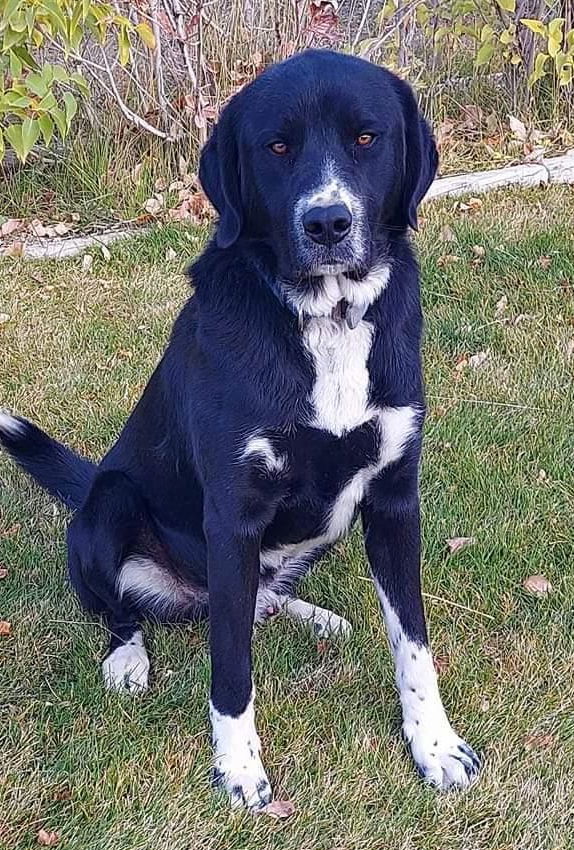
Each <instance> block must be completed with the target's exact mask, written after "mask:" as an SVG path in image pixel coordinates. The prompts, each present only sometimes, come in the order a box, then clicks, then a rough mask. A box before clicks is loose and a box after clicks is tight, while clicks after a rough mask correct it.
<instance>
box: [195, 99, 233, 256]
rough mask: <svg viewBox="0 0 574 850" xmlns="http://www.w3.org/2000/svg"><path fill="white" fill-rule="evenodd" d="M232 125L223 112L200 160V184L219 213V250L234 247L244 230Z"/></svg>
mask: <svg viewBox="0 0 574 850" xmlns="http://www.w3.org/2000/svg"><path fill="white" fill-rule="evenodd" d="M230 124H231V121H230V118H229V116H228V115H227V116H226V115H225V112H224V113H223V116H222V118H221V120H220V122H219V123H218V124H217V126H216V127H214V129H213V132H212V133H211V136H210V137H209V140H208V142H207V144H206V145H205V147H204V148H203V150H202V152H201V157H200V160H199V180H200V183H201V185H202V186H203V190H204V192H205V194H206V195H207V197H208V198H209V200H210V201H211V203H212V204H213V206H214V207H215V209H216V210H217V212H218V213H219V222H218V225H217V234H216V240H217V244H218V246H219V247H220V248H229V246H230V245H233V243H234V242H235V241H236V239H238V238H239V234H240V233H241V228H242V226H243V212H242V204H241V192H240V175H239V156H238V153H237V143H236V139H235V136H234V134H233V131H232V128H231V126H230Z"/></svg>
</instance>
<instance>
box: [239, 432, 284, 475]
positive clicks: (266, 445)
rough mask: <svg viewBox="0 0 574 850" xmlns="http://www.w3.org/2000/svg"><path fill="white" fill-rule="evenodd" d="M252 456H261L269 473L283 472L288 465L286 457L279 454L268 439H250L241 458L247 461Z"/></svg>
mask: <svg viewBox="0 0 574 850" xmlns="http://www.w3.org/2000/svg"><path fill="white" fill-rule="evenodd" d="M252 455H259V456H260V458H261V460H262V461H263V463H264V465H265V467H266V468H267V470H268V472H275V473H279V472H283V471H284V470H285V467H286V465H287V458H286V457H285V455H279V454H277V452H275V450H274V449H273V446H272V445H271V440H269V439H268V438H267V437H260V436H254V437H250V439H249V440H248V441H247V445H246V446H245V449H244V450H243V454H242V455H241V457H242V458H243V459H245V458H248V457H251V456H252Z"/></svg>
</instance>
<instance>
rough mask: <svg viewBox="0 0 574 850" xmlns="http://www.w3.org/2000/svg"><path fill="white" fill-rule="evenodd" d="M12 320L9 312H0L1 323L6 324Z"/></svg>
mask: <svg viewBox="0 0 574 850" xmlns="http://www.w3.org/2000/svg"><path fill="white" fill-rule="evenodd" d="M9 321H10V315H9V313H0V325H5V324H6V322H9Z"/></svg>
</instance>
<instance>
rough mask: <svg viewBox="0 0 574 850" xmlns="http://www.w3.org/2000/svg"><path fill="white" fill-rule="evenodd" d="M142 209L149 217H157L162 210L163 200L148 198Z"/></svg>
mask: <svg viewBox="0 0 574 850" xmlns="http://www.w3.org/2000/svg"><path fill="white" fill-rule="evenodd" d="M143 208H144V210H145V211H146V212H147V213H149V214H150V215H157V214H158V213H160V212H161V211H162V209H163V198H162V199H161V200H160V198H148V199H147V201H146V202H145V204H144V205H143Z"/></svg>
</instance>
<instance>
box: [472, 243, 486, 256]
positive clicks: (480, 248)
mask: <svg viewBox="0 0 574 850" xmlns="http://www.w3.org/2000/svg"><path fill="white" fill-rule="evenodd" d="M472 253H473V254H474V256H475V257H484V255H485V254H486V248H485V247H484V245H473V246H472Z"/></svg>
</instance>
